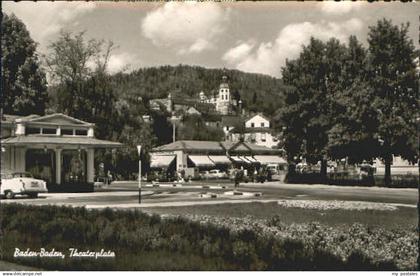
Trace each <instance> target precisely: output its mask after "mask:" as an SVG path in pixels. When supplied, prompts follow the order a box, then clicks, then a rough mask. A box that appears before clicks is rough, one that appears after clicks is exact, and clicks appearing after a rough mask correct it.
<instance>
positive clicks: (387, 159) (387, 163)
mask: <svg viewBox="0 0 420 276" xmlns="http://www.w3.org/2000/svg"><path fill="white" fill-rule="evenodd" d="M391 163H392V155H388V156H387V157H385V180H384V181H385V187H389V186H391Z"/></svg>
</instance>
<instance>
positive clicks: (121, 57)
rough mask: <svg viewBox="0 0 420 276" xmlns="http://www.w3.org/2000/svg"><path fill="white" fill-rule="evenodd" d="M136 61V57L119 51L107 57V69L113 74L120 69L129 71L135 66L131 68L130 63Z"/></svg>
mask: <svg viewBox="0 0 420 276" xmlns="http://www.w3.org/2000/svg"><path fill="white" fill-rule="evenodd" d="M134 63H137V64H138V57H137V56H136V55H133V54H129V53H120V54H113V55H111V56H110V57H109V60H108V64H107V65H108V66H107V70H108V72H109V73H110V74H115V73H118V72H120V71H131V70H133V69H135V68H132V67H131V66H130V65H132V64H134Z"/></svg>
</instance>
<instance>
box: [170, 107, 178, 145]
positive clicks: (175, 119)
mask: <svg viewBox="0 0 420 276" xmlns="http://www.w3.org/2000/svg"><path fill="white" fill-rule="evenodd" d="M178 120H179V118H177V117H176V116H175V114H172V117H171V122H172V142H175V141H176V122H177V121H178Z"/></svg>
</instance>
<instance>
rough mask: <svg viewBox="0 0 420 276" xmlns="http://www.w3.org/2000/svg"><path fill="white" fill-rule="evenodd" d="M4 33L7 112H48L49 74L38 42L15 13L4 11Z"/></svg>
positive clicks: (4, 102) (4, 101) (3, 78)
mask: <svg viewBox="0 0 420 276" xmlns="http://www.w3.org/2000/svg"><path fill="white" fill-rule="evenodd" d="M1 33H2V34H1V52H2V57H1V91H2V96H1V99H2V107H3V110H4V113H8V114H17V115H29V114H40V115H42V114H44V109H45V103H46V102H47V93H46V90H47V86H46V77H45V72H44V71H43V70H42V68H41V66H40V62H39V59H38V55H37V53H36V46H37V45H36V43H35V42H34V41H33V40H32V38H31V37H30V35H29V32H28V30H27V29H26V27H25V25H24V24H23V23H22V21H20V20H19V19H18V18H17V17H16V16H15V15H14V14H12V15H10V16H9V15H7V14H5V13H2V23H1Z"/></svg>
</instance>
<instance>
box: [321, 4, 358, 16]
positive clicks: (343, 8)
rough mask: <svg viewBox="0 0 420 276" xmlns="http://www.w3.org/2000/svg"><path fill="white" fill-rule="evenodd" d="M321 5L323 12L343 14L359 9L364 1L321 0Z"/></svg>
mask: <svg viewBox="0 0 420 276" xmlns="http://www.w3.org/2000/svg"><path fill="white" fill-rule="evenodd" d="M319 4H320V5H321V10H322V11H323V12H324V13H327V14H332V15H343V14H346V13H349V12H352V11H356V10H359V9H360V8H362V7H363V6H365V3H363V2H361V1H359V2H352V1H340V2H336V1H323V2H322V3H319Z"/></svg>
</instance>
